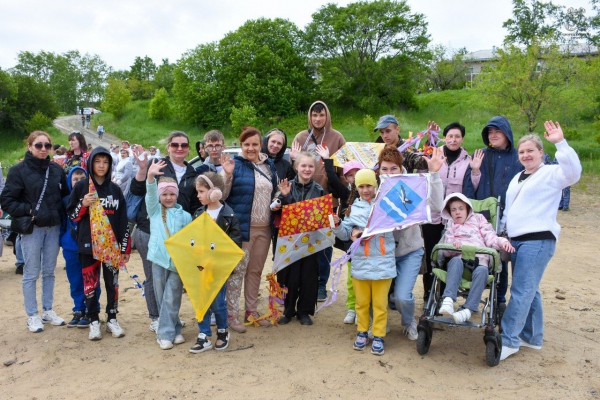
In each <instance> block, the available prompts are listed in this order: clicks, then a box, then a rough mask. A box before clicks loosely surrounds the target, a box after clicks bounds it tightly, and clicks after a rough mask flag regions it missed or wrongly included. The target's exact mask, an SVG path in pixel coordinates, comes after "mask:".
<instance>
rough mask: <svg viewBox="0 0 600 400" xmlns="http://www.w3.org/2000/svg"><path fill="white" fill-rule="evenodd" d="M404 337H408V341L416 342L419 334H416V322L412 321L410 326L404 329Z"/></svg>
mask: <svg viewBox="0 0 600 400" xmlns="http://www.w3.org/2000/svg"><path fill="white" fill-rule="evenodd" d="M403 332H404V335H405V336H407V337H408V340H417V339H418V338H419V332H417V322H416V321H415V320H414V319H413V320H412V321H411V323H410V325H406V326H405V327H404V330H403Z"/></svg>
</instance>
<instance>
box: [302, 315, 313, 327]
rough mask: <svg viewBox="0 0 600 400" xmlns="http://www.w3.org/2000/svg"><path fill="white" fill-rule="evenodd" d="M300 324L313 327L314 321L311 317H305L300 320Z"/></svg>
mask: <svg viewBox="0 0 600 400" xmlns="http://www.w3.org/2000/svg"><path fill="white" fill-rule="evenodd" d="M299 319H300V324H301V325H312V324H313V322H312V319H310V317H309V316H308V315H303V316H301V317H300V318H299Z"/></svg>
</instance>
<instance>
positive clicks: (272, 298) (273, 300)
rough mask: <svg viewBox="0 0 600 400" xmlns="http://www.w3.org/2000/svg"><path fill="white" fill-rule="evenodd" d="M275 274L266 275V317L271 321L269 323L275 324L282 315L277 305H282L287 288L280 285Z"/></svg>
mask: <svg viewBox="0 0 600 400" xmlns="http://www.w3.org/2000/svg"><path fill="white" fill-rule="evenodd" d="M275 277H276V275H275V274H268V275H267V283H268V285H267V290H268V291H269V313H268V314H267V318H266V319H269V320H270V321H271V324H273V325H277V320H278V319H279V317H281V316H282V315H283V312H281V311H280V310H279V308H278V306H279V305H283V302H284V300H285V296H286V295H287V292H288V289H287V288H286V287H281V285H280V284H279V282H277V279H276V278H275Z"/></svg>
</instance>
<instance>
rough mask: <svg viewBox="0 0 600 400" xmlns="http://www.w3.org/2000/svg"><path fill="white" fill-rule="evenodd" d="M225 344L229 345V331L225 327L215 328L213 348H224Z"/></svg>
mask: <svg viewBox="0 0 600 400" xmlns="http://www.w3.org/2000/svg"><path fill="white" fill-rule="evenodd" d="M227 346H229V332H227V329H217V341H216V342H215V350H225V349H226V348H227Z"/></svg>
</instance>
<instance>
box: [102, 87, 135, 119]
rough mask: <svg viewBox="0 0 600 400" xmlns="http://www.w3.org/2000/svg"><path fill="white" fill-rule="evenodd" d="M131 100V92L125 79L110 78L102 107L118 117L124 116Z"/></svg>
mask: <svg viewBox="0 0 600 400" xmlns="http://www.w3.org/2000/svg"><path fill="white" fill-rule="evenodd" d="M130 101H131V93H129V90H127V84H126V83H125V81H121V80H117V79H113V78H108V85H107V86H106V90H105V91H104V100H103V101H102V108H103V110H104V111H105V112H109V113H111V114H112V115H113V116H114V117H115V118H116V119H120V118H122V117H123V114H124V113H125V108H126V107H127V104H128V103H129V102H130Z"/></svg>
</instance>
